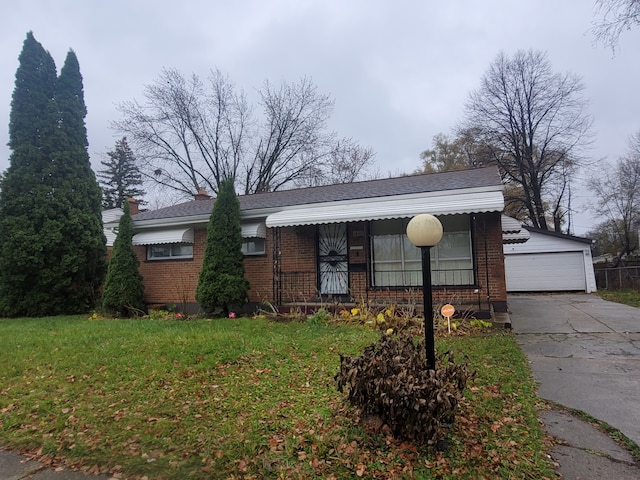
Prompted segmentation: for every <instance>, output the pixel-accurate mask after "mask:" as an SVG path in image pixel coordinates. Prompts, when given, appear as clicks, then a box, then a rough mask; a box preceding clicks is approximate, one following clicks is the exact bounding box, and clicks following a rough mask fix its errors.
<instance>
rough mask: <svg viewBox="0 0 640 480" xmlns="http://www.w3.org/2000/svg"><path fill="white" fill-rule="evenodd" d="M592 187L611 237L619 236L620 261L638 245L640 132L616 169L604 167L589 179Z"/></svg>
mask: <svg viewBox="0 0 640 480" xmlns="http://www.w3.org/2000/svg"><path fill="white" fill-rule="evenodd" d="M589 188H590V189H591V191H593V193H594V194H595V196H596V197H597V199H598V202H597V204H596V205H595V206H594V211H595V212H596V213H597V214H599V215H601V216H602V217H604V218H605V219H606V222H605V224H604V225H607V226H608V227H607V228H610V229H612V232H610V234H609V237H610V238H611V237H612V238H615V245H616V247H617V260H616V262H615V263H619V262H620V261H621V260H622V259H623V257H624V256H626V255H629V254H631V253H633V252H634V251H635V250H636V249H637V248H638V243H637V231H638V227H640V132H639V133H638V134H636V135H635V136H634V137H632V139H631V141H630V148H629V152H628V153H627V155H625V156H624V157H622V158H620V159H619V160H618V163H617V165H616V167H615V168H614V169H613V170H609V169H602V170H601V171H600V172H599V173H598V174H597V175H596V176H593V177H592V178H591V179H590V180H589Z"/></svg>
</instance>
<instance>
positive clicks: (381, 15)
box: [0, 0, 640, 234]
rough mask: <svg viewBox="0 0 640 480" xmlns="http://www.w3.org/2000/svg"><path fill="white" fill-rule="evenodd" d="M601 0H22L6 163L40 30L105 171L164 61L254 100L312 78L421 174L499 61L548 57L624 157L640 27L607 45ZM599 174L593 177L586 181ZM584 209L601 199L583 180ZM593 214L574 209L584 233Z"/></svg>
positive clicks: (10, 37)
mask: <svg viewBox="0 0 640 480" xmlns="http://www.w3.org/2000/svg"><path fill="white" fill-rule="evenodd" d="M595 15H596V12H595V9H594V0H537V1H536V0H518V1H513V0H483V1H477V0H447V1H446V2H437V1H420V0H412V1H406V0H393V1H392V0H388V1H383V0H314V1H311V0H307V1H305V0H246V1H244V0H235V1H233V2H231V1H219V0H218V1H211V0H209V1H207V0H198V1H190V0H183V1H182V2H177V1H175V0H170V1H168V0H152V1H135V0H109V1H90V0H20V1H13V2H9V1H3V2H2V3H1V5H0V18H2V19H3V22H2V28H1V29H0V42H1V43H0V45H2V50H1V51H0V125H2V128H0V171H1V170H4V169H5V168H6V167H7V166H8V157H9V150H8V148H7V147H6V143H7V141H8V128H7V125H8V122H9V108H10V102H11V95H12V92H13V88H14V81H15V72H16V69H17V67H18V55H19V54H20V51H21V49H22V43H23V42H24V39H25V36H26V33H27V32H28V31H29V30H31V31H33V33H34V36H35V38H36V39H37V40H38V41H39V42H40V43H42V45H43V46H44V48H45V49H47V50H48V51H49V52H50V53H51V55H52V56H53V58H54V60H55V62H56V65H57V67H58V70H59V69H60V67H61V66H62V64H63V62H64V58H65V56H66V54H67V51H68V50H69V49H70V48H72V49H73V50H74V51H75V52H76V54H77V56H78V60H79V62H80V70H81V73H82V75H83V77H84V89H85V102H86V104H87V109H88V111H89V113H88V115H87V119H86V122H87V130H88V135H89V153H90V155H91V159H92V164H93V166H94V169H98V168H100V167H99V162H100V160H101V159H102V158H104V154H105V153H106V152H107V151H108V150H111V149H112V148H113V145H114V143H115V141H116V140H117V138H118V136H117V135H116V134H115V133H114V132H113V131H112V130H111V129H110V126H109V125H110V122H111V121H113V120H116V119H118V118H119V117H118V113H117V111H116V108H115V105H116V104H118V103H120V102H122V101H125V100H131V99H134V98H138V99H140V98H141V91H142V89H143V87H144V85H146V84H149V83H151V82H153V81H154V79H156V78H157V77H158V74H159V73H160V71H161V69H162V68H163V67H168V68H173V67H175V68H177V69H179V70H181V71H182V72H183V73H185V74H190V73H197V74H199V75H201V76H202V77H206V76H207V74H208V72H209V71H210V70H211V69H212V68H216V67H217V68H219V69H220V70H221V71H223V72H224V73H226V74H227V75H229V77H230V78H231V80H233V81H234V82H235V83H236V85H237V86H238V87H240V88H243V89H244V90H245V91H246V92H247V93H248V94H249V95H250V96H251V95H253V94H254V93H255V90H256V89H257V88H259V87H260V86H261V84H262V82H263V81H264V80H265V79H269V80H270V81H272V82H280V81H281V80H286V81H290V82H294V81H297V80H299V79H300V78H301V77H303V76H305V77H309V78H311V79H312V81H313V82H314V83H315V84H316V85H317V86H318V88H319V90H320V91H321V92H323V93H328V94H330V95H331V96H332V97H333V99H334V100H335V108H334V113H333V116H332V118H331V127H332V129H334V130H336V131H337V132H338V134H339V135H340V136H347V137H353V138H354V139H355V140H357V141H358V142H360V143H361V144H362V145H365V146H370V147H372V148H373V149H374V151H375V152H376V154H377V155H376V161H377V164H378V166H379V169H380V171H381V172H382V174H383V175H384V176H387V175H389V174H391V175H397V174H401V173H407V172H411V171H413V170H415V169H416V168H418V167H419V166H420V163H421V161H420V157H419V155H420V152H421V151H423V150H425V149H427V148H430V147H431V145H432V138H433V136H434V135H436V134H438V133H450V132H451V129H452V128H453V127H454V126H455V125H456V123H457V122H459V121H460V120H461V118H462V116H463V107H464V104H465V101H466V100H467V98H468V95H469V92H471V91H472V90H474V89H476V88H478V86H479V82H480V79H481V77H482V75H483V74H484V73H485V72H486V70H487V69H488V67H489V65H490V63H491V62H492V61H493V60H494V59H495V58H496V56H497V55H498V54H499V53H500V52H501V51H504V52H505V53H507V54H509V55H511V54H513V53H514V52H515V51H516V50H518V49H534V50H542V51H545V52H547V54H548V58H549V60H550V62H551V65H552V68H553V70H554V71H555V72H559V73H561V72H572V73H575V74H577V75H579V76H581V77H582V79H583V81H584V84H585V86H586V90H585V96H586V97H587V98H588V100H589V102H590V114H591V115H592V116H593V120H594V133H595V142H594V144H593V148H592V150H591V151H590V156H591V158H593V159H601V158H606V159H607V160H608V161H614V160H616V159H617V157H618V156H620V155H621V154H623V153H624V152H625V150H626V148H627V141H628V138H629V136H630V135H631V134H633V133H634V132H636V131H638V130H640V95H639V94H638V90H639V87H638V86H639V85H640V49H639V46H640V28H639V29H636V30H634V31H631V32H626V33H624V34H623V35H622V37H621V38H620V44H619V50H618V51H617V52H616V55H615V56H614V55H613V54H612V52H611V50H609V49H607V48H606V47H604V46H602V45H595V44H594V38H593V35H592V34H591V31H590V29H591V26H592V22H593V21H594V18H595ZM588 175H589V173H587V172H583V173H582V174H581V178H586V177H587V176H588ZM575 191H576V192H577V193H576V195H575V196H574V200H575V204H574V206H576V208H577V209H579V210H583V207H582V206H581V205H584V204H585V203H586V202H588V197H589V194H588V192H586V191H585V190H584V189H583V188H582V189H581V188H579V185H578V186H577V187H576V188H575ZM590 219H591V215H590V214H585V213H579V212H578V213H577V214H576V215H575V216H574V232H575V233H576V234H584V233H585V232H586V231H587V230H588V229H589V228H590V227H591V226H592V225H591V220H590Z"/></svg>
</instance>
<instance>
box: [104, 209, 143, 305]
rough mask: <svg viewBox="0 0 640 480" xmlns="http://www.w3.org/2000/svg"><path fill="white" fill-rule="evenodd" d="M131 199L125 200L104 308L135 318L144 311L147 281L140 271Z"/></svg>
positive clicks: (105, 289)
mask: <svg viewBox="0 0 640 480" xmlns="http://www.w3.org/2000/svg"><path fill="white" fill-rule="evenodd" d="M130 208H131V207H130V206H129V202H124V205H123V214H122V216H121V217H120V222H119V223H118V236H117V237H116V241H115V242H114V244H113V252H112V255H111V261H110V262H109V268H108V270H107V278H106V279H105V282H104V290H103V292H102V308H103V309H104V310H105V311H106V312H107V313H109V314H111V315H115V316H119V317H133V316H138V315H140V314H141V313H143V310H144V284H143V283H142V280H143V278H142V275H140V272H139V270H138V267H139V266H140V262H139V261H138V257H137V256H136V252H135V251H134V250H133V245H132V243H131V239H132V238H133V221H132V220H131V211H130Z"/></svg>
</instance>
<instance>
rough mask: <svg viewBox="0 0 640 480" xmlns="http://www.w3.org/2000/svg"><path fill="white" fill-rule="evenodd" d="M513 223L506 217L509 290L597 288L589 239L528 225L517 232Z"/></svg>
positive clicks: (506, 259)
mask: <svg viewBox="0 0 640 480" xmlns="http://www.w3.org/2000/svg"><path fill="white" fill-rule="evenodd" d="M507 218H508V217H507ZM514 222H515V225H518V222H517V221H516V220H514V219H507V220H503V231H505V228H506V233H505V234H504V235H503V239H504V243H505V245H504V264H505V276H506V280H507V291H508V292H569V291H580V292H586V293H591V292H595V291H596V280H595V275H594V272H593V260H592V258H591V240H590V239H588V238H582V237H576V236H573V235H565V234H562V233H556V232H550V231H547V230H541V229H538V228H533V227H527V226H524V227H523V226H518V228H519V229H520V231H518V232H514V231H513V230H514V229H515V227H514ZM505 225H509V226H510V227H505ZM523 239H524V240H523Z"/></svg>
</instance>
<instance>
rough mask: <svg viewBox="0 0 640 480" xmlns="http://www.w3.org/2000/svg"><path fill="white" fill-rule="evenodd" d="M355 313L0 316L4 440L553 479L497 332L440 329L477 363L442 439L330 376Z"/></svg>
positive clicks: (227, 470)
mask: <svg viewBox="0 0 640 480" xmlns="http://www.w3.org/2000/svg"><path fill="white" fill-rule="evenodd" d="M377 336H378V334H377V333H376V332H373V331H371V330H365V329H363V328H362V327H360V326H355V325H343V326H336V325H329V326H326V325H322V324H308V323H299V322H290V323H283V322H272V321H268V320H265V319H224V320H194V321H166V320H165V321H161V320H150V319H144V320H98V321H95V320H87V318H86V317H57V318H43V319H14V320H0V338H2V348H1V349H0V444H3V445H7V446H10V447H13V448H17V449H22V450H27V451H31V452H34V453H38V454H39V455H40V457H41V459H43V460H44V461H49V462H52V463H54V464H55V463H64V464H66V465H67V466H71V467H75V468H80V469H84V470H91V471H93V472H97V471H106V470H109V471H112V472H120V473H121V474H122V475H124V476H125V477H126V478H141V477H142V476H146V477H147V478H149V479H154V478H158V479H160V478H162V479H184V478H194V479H198V478H202V479H204V478H310V477H314V476H315V477H321V478H350V477H353V478H357V477H359V476H363V477H365V478H374V477H375V478H403V477H406V478H410V477H411V476H413V477H415V478H482V477H487V478H495V477H496V475H498V476H499V477H501V478H536V479H537V478H555V474H554V472H553V467H552V465H551V463H550V460H549V459H548V457H547V456H546V452H547V450H548V447H549V444H548V439H547V438H546V437H545V435H544V433H543V431H542V429H541V427H540V425H539V423H538V421H537V419H536V402H537V401H538V399H537V396H536V395H535V384H534V382H533V380H532V379H531V377H530V373H529V370H528V368H527V364H526V361H525V359H524V357H523V355H522V353H521V351H520V349H519V348H518V346H517V344H516V342H515V341H514V339H513V337H512V336H510V335H509V334H507V333H502V332H499V333H491V334H481V335H477V336H473V335H471V336H457V337H448V338H438V339H436V345H437V348H438V350H441V351H443V350H446V349H450V350H452V351H454V353H455V355H456V359H457V360H462V359H463V356H465V355H466V356H467V357H468V362H469V364H470V368H471V369H472V370H475V371H476V372H477V377H476V380H475V382H474V383H472V384H470V385H469V387H468V389H467V391H466V394H465V399H464V401H463V402H462V404H461V405H460V410H459V415H458V416H457V417H456V423H455V424H454V427H453V428H452V429H451V432H450V449H449V450H448V451H446V452H438V451H434V450H432V449H427V448H423V449H418V448H415V447H414V446H412V445H409V444H406V443H401V442H396V441H395V440H394V439H392V438H390V437H387V436H384V435H383V434H381V433H374V432H367V431H365V430H363V429H362V428H360V427H359V426H357V425H354V423H353V420H352V418H353V417H352V413H353V412H352V411H351V409H350V408H349V407H348V406H347V405H346V404H345V403H344V397H343V396H342V395H341V394H339V393H338V392H337V391H336V389H335V384H334V381H333V376H334V375H335V373H336V372H337V371H338V367H339V354H347V355H355V354H358V353H359V352H361V351H362V349H363V347H364V346H366V345H368V344H369V343H372V342H373V341H375V339H376V338H377Z"/></svg>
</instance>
